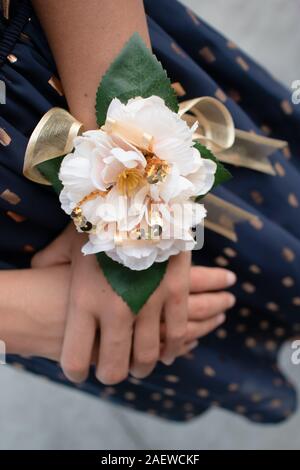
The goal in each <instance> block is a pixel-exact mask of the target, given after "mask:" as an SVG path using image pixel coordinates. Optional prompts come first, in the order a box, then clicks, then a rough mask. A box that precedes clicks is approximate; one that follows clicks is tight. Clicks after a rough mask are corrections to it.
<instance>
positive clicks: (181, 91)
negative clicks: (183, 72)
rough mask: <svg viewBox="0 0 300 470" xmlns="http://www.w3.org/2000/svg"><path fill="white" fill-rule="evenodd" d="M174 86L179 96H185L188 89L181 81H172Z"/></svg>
mask: <svg viewBox="0 0 300 470" xmlns="http://www.w3.org/2000/svg"><path fill="white" fill-rule="evenodd" d="M172 88H173V90H174V91H175V93H176V95H177V96H184V95H186V91H185V89H184V88H183V86H182V85H181V83H179V82H175V83H172Z"/></svg>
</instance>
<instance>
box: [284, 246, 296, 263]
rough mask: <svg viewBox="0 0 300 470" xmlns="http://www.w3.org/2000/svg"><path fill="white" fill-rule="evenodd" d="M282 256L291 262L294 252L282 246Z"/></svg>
mask: <svg viewBox="0 0 300 470" xmlns="http://www.w3.org/2000/svg"><path fill="white" fill-rule="evenodd" d="M282 256H283V258H284V259H285V261H288V262H289V263H291V262H292V261H294V259H295V253H294V252H293V251H292V250H291V249H290V248H288V247H284V248H283V250H282Z"/></svg>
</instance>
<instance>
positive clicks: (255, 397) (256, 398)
mask: <svg viewBox="0 0 300 470" xmlns="http://www.w3.org/2000/svg"><path fill="white" fill-rule="evenodd" d="M250 398H251V401H253V402H254V403H258V402H260V401H261V400H262V395H261V394H260V393H253V394H252V395H251V397H250Z"/></svg>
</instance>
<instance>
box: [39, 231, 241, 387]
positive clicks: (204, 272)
mask: <svg viewBox="0 0 300 470" xmlns="http://www.w3.org/2000/svg"><path fill="white" fill-rule="evenodd" d="M75 235H77V233H76V232H74V228H73V227H72V226H71V225H69V226H68V227H67V229H66V230H65V231H64V232H63V233H62V234H61V235H60V236H59V237H58V238H57V239H56V240H54V242H52V243H51V244H50V245H49V246H48V247H46V248H45V249H44V250H42V251H40V252H39V253H37V254H36V255H35V256H34V257H33V259H32V266H33V267H36V268H37V267H45V266H51V265H55V264H58V263H59V264H62V263H69V262H70V259H71V257H72V251H71V250H72V246H73V244H74V243H77V238H75ZM77 256H78V259H79V260H80V259H82V258H83V255H82V254H81V252H80V251H79V250H78V253H77ZM77 256H75V260H73V262H72V266H73V268H72V271H73V270H74V266H76V260H77ZM86 258H90V261H89V263H90V262H91V263H92V264H91V265H89V266H86V267H85V269H84V270H83V271H82V270H81V276H78V277H79V279H78V282H79V285H78V293H77V295H78V296H80V298H79V299H77V302H80V304H83V308H84V309H86V307H87V305H90V304H91V303H92V302H95V303H94V305H92V311H94V310H97V307H98V305H99V304H98V303H97V302H96V301H95V299H94V297H92V299H87V298H86V297H87V289H86V288H85V289H82V279H84V283H85V284H84V285H85V286H86V285H87V279H89V285H90V286H93V289H94V290H95V291H96V292H101V295H103V300H102V303H101V304H100V305H105V306H107V310H106V309H105V311H104V310H103V311H104V313H103V316H104V317H105V316H106V317H108V320H107V322H106V320H105V318H104V319H103V324H102V327H103V332H102V336H101V339H102V351H103V349H104V346H105V349H104V353H105V354H106V361H105V362H104V361H103V360H102V362H100V363H99V364H98V371H99V372H100V374H102V373H103V369H102V373H101V369H100V367H101V364H103V363H104V366H105V367H107V369H108V368H109V369H110V371H111V370H113V368H114V370H113V373H114V374H115V377H113V378H112V377H109V380H106V382H109V383H117V382H119V381H121V380H122V379H123V378H125V376H126V377H127V374H128V367H129V364H130V365H131V372H132V373H133V374H134V375H136V376H139V377H140V376H145V375H147V374H148V373H150V372H151V370H152V368H153V367H154V366H152V365H151V367H149V362H150V363H152V362H154V361H153V357H154V354H155V357H157V354H158V353H157V346H155V348H156V349H155V348H154V352H153V351H150V346H151V344H153V343H154V342H155V343H156V344H157V342H158V341H159V340H158V339H157V338H158V334H157V336H156V334H155V336H154V335H153V333H154V332H155V330H154V331H152V330H150V331H149V328H150V327H151V325H150V323H151V320H152V318H151V314H149V313H147V311H148V310H147V309H145V310H144V311H143V312H141V313H140V314H139V316H138V318H137V319H139V317H140V318H142V321H141V324H142V326H143V328H141V324H140V325H139V328H140V332H139V334H136V335H135V337H134V340H135V341H136V343H133V346H135V350H136V355H135V356H134V354H133V356H132V360H131V362H129V358H126V361H124V360H123V362H122V363H123V364H124V363H125V367H124V365H123V366H122V365H121V367H119V366H120V364H119V363H118V362H117V358H118V357H120V356H119V355H120V354H121V353H120V352H119V353H118V354H119V355H116V354H115V353H114V349H117V351H119V348H120V349H121V351H123V350H124V349H126V348H127V351H128V349H129V350H130V348H129V347H128V336H131V332H132V330H133V327H134V323H136V324H138V322H137V319H136V321H135V318H134V317H133V315H132V314H131V312H130V311H129V310H127V309H126V310H127V311H123V309H124V303H123V301H122V299H120V298H119V297H118V296H116V294H115V293H114V292H113V291H112V290H111V288H110V286H109V285H108V283H107V281H106V279H105V278H104V276H103V274H102V273H101V271H100V269H99V267H98V265H97V262H96V260H95V257H92V256H91V257H85V259H86ZM175 268H178V270H179V276H180V278H182V271H181V267H180V268H179V267H177V266H176V265H175V267H172V269H171V272H170V274H169V273H168V277H169V276H170V277H173V275H175V273H176V276H177V269H175ZM173 269H174V272H172V271H173ZM75 279H77V275H76V276H75ZM177 279H178V276H177ZM186 279H188V281H189V282H188V285H189V287H190V295H189V299H188V316H189V322H188V325H187V329H186V332H185V335H184V338H183V341H181V345H180V346H179V348H178V350H177V353H176V355H181V354H185V353H186V352H188V351H189V350H190V349H192V348H193V347H195V346H196V345H197V342H195V341H196V339H197V338H198V337H200V336H204V335H205V334H207V333H209V332H210V331H212V330H213V329H214V328H216V327H217V326H218V325H220V324H221V323H222V322H223V321H224V320H225V317H224V314H223V312H225V310H227V309H228V308H230V307H231V306H232V305H233V303H234V297H233V296H232V294H229V293H226V292H214V293H212V292H211V293H209V292H206V291H213V290H220V289H225V288H226V287H229V286H230V285H232V284H233V283H234V282H235V275H234V274H233V273H231V272H230V271H227V270H225V269H220V268H202V267H192V268H191V269H190V273H189V274H188V276H186ZM76 282H77V281H76ZM170 282H171V281H170ZM175 285H176V284H175ZM75 286H76V284H75ZM100 286H101V287H100ZM76 287H77V286H76ZM173 288H174V284H173ZM76 298H77V297H76ZM76 298H75V303H76ZM154 300H155V299H154ZM173 300H174V299H173ZM73 302H74V300H73ZM77 308H78V307H77ZM78 310H79V309H78ZM153 310H154V309H153ZM113 311H117V313H116V314H113ZM151 311H152V310H149V312H151ZM120 312H122V314H121V313H120ZM70 315H72V313H70ZM141 315H143V316H142V317H141ZM78 316H80V317H82V318H80V319H79V322H80V323H84V325H83V326H84V328H83V329H81V328H80V323H78V325H77V327H76V326H75V327H74V330H75V331H74V336H73V334H72V335H71V338H72V344H71V346H72V351H73V348H74V350H76V351H77V353H76V351H75V357H74V359H73V362H72V372H71V374H72V378H73V380H74V378H75V380H77V381H78V380H83V379H84V378H85V375H86V374H87V370H88V366H89V364H90V362H91V361H90V362H88V360H87V359H88V358H89V357H90V353H89V351H91V348H92V344H91V341H92V340H91V338H93V339H94V338H95V333H93V325H95V319H94V316H92V321H91V323H90V326H91V328H90V329H89V328H86V326H87V325H88V324H89V321H88V319H87V318H86V317H89V315H86V316H84V314H83V315H81V314H80V311H79V313H78ZM171 316H172V312H170V317H171ZM120 317H121V318H120ZM157 317H159V319H160V320H161V323H160V327H157V328H159V329H160V347H159V354H160V357H161V358H164V357H163V354H164V353H165V350H166V347H165V340H166V331H167V328H168V326H167V325H168V324H167V323H166V322H165V321H164V320H165V318H164V317H163V316H160V315H159V316H158V315H157V314H156V316H155V311H154V319H157ZM170 317H169V318H170ZM125 320H126V321H127V325H128V326H127V330H124V331H123V330H122V328H121V327H120V326H121V323H123V322H124V323H125ZM71 321H72V320H71ZM118 322H120V324H118ZM75 323H77V322H75ZM154 324H155V325H156V326H157V323H154ZM148 325H149V328H148ZM76 328H77V329H76ZM114 329H116V330H118V332H117V334H116V335H115V336H114ZM72 330H73V328H72ZM89 331H90V336H88V333H89ZM105 332H106V333H108V334H109V333H110V334H109V336H108V338H107V339H106V338H105V335H104V333H105ZM126 332H127V334H126ZM151 334H152V337H151ZM86 335H87V339H88V341H90V342H89V344H88V345H87V347H86V345H85V344H84V342H85V340H86ZM123 335H124V337H125V338H126V337H127V343H126V341H125V344H124V345H122V341H123V339H122V336H123ZM149 336H150V338H149ZM73 338H74V339H73ZM76 338H77V341H78V342H77V341H76ZM73 341H74V342H73ZM138 341H140V343H142V346H143V341H146V344H145V349H143V347H142V352H143V353H144V351H147V350H148V351H150V352H149V354H150V353H151V354H152V358H151V357H150V359H152V361H149V359H148V358H146V361H145V358H144V359H143V358H142V361H141V359H139V357H140V356H139V355H138V354H137V347H139V346H138V345H139V344H140V343H138ZM151 341H153V343H151ZM103 343H104V346H103ZM116 343H117V344H116ZM129 343H130V341H129ZM114 345H115V346H116V348H114ZM126 345H127V346H126ZM149 345H150V346H149ZM81 346H83V348H82V349H81ZM123 346H125V347H124V349H123ZM148 348H149V349H148ZM87 350H88V353H85V355H84V356H83V357H82V356H81V352H82V351H83V352H84V351H87ZM133 350H134V349H133ZM100 353H101V347H100ZM79 356H80V357H79ZM137 356H138V359H137V360H136V357H137ZM78 357H79V359H77V360H78V362H76V364H74V362H75V359H76V358H78ZM114 357H116V359H114ZM111 358H113V359H114V360H115V362H114V364H112V366H110V367H109V365H107V366H106V362H107V364H110V360H111ZM102 359H103V358H102ZM104 359H105V357H104ZM123 359H124V358H123ZM143 361H144V362H143ZM145 362H146V364H145ZM147 362H148V364H147ZM155 362H156V361H155ZM83 363H84V364H85V366H86V370H85V371H84V372H83V369H82V364H83ZM122 363H121V364H122ZM154 365H155V364H154ZM75 366H76V367H75ZM79 366H80V367H79ZM102 367H103V366H102ZM136 367H137V368H138V370H136ZM141 369H143V370H142V371H141V372H142V374H140V373H139V370H141ZM150 369H151V370H150ZM74 371H75V373H74ZM122 371H123V372H122ZM99 372H98V374H99ZM104 372H105V369H104ZM67 373H68V372H67ZM73 373H74V375H76V377H74V375H73ZM104 375H105V374H104ZM120 377H121V378H120ZM98 378H100V380H102V381H103V378H102V375H100V377H99V376H98ZM104 380H105V379H104Z"/></svg>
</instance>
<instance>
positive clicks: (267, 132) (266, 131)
mask: <svg viewBox="0 0 300 470" xmlns="http://www.w3.org/2000/svg"><path fill="white" fill-rule="evenodd" d="M260 129H261V131H262V132H263V133H264V134H265V135H270V134H271V132H272V129H271V127H270V126H268V125H267V124H263V125H262V126H260Z"/></svg>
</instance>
